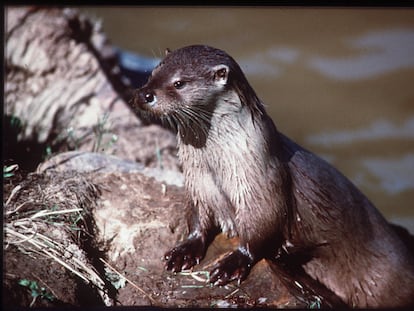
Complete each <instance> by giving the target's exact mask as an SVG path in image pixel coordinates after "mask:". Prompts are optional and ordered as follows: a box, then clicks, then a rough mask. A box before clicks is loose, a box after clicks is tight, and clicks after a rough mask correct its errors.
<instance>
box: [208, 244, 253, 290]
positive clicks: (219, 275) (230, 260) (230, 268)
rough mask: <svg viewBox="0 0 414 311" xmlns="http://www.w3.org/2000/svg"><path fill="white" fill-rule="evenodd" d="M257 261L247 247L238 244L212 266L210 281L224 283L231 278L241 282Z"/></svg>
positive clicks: (218, 283) (217, 283) (216, 283)
mask: <svg viewBox="0 0 414 311" xmlns="http://www.w3.org/2000/svg"><path fill="white" fill-rule="evenodd" d="M256 261H257V259H256V256H254V255H253V254H252V253H251V251H250V250H249V249H248V248H247V247H243V246H239V247H238V248H237V249H236V250H235V251H233V252H231V253H230V254H228V255H227V256H226V257H224V258H223V259H221V260H220V261H219V262H218V263H216V264H215V265H214V266H213V269H212V270H211V273H210V280H209V281H210V283H213V284H214V285H225V284H227V283H229V282H231V281H233V280H238V283H239V284H240V282H242V281H243V280H244V279H245V278H246V277H247V276H248V275H249V273H250V270H251V268H252V266H253V265H254V264H255V262H256Z"/></svg>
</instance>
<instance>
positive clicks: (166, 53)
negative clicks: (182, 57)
mask: <svg viewBox="0 0 414 311" xmlns="http://www.w3.org/2000/svg"><path fill="white" fill-rule="evenodd" d="M164 53H165V56H167V55H168V54H170V53H171V50H170V49H169V48H166V49H165V52H164Z"/></svg>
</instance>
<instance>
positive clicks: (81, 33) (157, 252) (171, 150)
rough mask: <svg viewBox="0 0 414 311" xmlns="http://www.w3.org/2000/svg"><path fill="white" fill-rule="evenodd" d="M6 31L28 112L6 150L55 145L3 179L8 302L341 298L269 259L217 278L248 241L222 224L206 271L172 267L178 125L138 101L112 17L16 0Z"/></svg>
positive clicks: (16, 88)
mask: <svg viewBox="0 0 414 311" xmlns="http://www.w3.org/2000/svg"><path fill="white" fill-rule="evenodd" d="M5 39H6V49H5V50H6V53H5V77H6V79H5V80H6V81H5V114H6V116H7V117H8V119H9V120H13V119H18V120H20V123H19V126H18V127H17V128H16V126H15V125H13V124H12V123H10V124H9V127H7V126H6V127H5V132H6V133H5V138H6V140H5V145H6V146H5V147H6V157H7V156H8V157H10V158H11V160H14V161H15V163H16V162H17V163H18V164H19V165H22V163H23V162H24V161H26V160H27V159H28V158H30V159H33V158H36V159H37V160H39V161H38V162H36V163H32V164H35V166H34V167H37V166H38V164H39V162H40V160H41V159H42V157H43V156H44V152H45V149H47V148H50V149H51V150H52V152H54V153H56V155H55V156H53V157H52V158H50V159H48V160H47V161H46V162H43V163H41V165H39V166H38V170H37V172H36V173H31V174H29V175H28V176H22V178H21V179H19V178H16V176H14V177H8V178H5V181H4V187H5V191H4V201H3V204H4V207H5V211H6V213H7V215H6V216H7V217H6V218H5V224H4V226H5V228H7V230H8V231H7V232H6V237H5V244H4V245H5V249H6V253H5V258H6V261H5V275H6V280H5V281H4V284H5V286H4V293H3V295H4V296H5V297H8V298H9V300H8V301H7V303H8V305H7V306H9V307H10V306H28V305H32V306H56V305H65V306H67V305H78V306H79V305H81V306H86V305H89V306H90V305H104V304H105V305H153V306H165V307H171V306H182V307H190V306H192V307H196V306H203V307H211V306H218V307H230V306H231V307H246V306H263V307H318V306H335V305H336V302H335V301H334V300H330V298H329V295H330V293H326V292H324V289H323V288H319V287H318V284H314V283H312V281H311V280H310V279H309V278H307V277H306V276H304V275H301V274H297V273H296V272H295V273H290V271H287V270H285V269H283V267H280V266H278V267H276V266H274V265H271V264H269V263H268V262H266V261H265V260H262V261H261V262H259V263H258V264H257V265H256V266H255V267H254V268H253V270H252V272H251V274H250V275H249V277H248V278H247V280H246V281H245V282H243V283H242V284H241V285H238V284H230V285H228V286H224V287H213V286H211V285H209V284H208V282H206V280H207V275H206V271H208V270H209V267H210V266H211V265H212V264H213V263H214V260H216V259H217V257H218V255H219V254H224V253H225V252H226V251H229V250H231V249H232V248H233V247H234V245H236V244H235V241H234V240H228V239H226V238H225V237H224V236H222V235H219V236H218V237H217V238H216V240H215V241H214V243H213V244H212V245H211V246H210V248H209V250H208V253H207V256H206V258H205V259H204V260H203V261H202V262H201V265H200V266H199V267H197V268H196V269H195V271H188V272H185V273H180V274H173V273H170V272H167V271H165V269H164V262H163V260H162V255H163V254H164V252H165V251H167V250H169V249H170V248H171V247H172V246H173V245H174V244H175V242H176V241H177V240H180V239H183V238H184V237H185V235H186V234H187V232H186V230H187V229H186V224H185V221H184V214H185V211H184V210H183V204H182V202H183V201H184V191H183V188H182V175H181V173H180V172H179V165H178V163H177V158H176V156H175V152H176V149H175V148H176V147H175V146H176V145H175V136H174V135H173V134H172V133H170V132H169V131H166V130H164V129H162V128H160V127H158V126H155V125H151V126H145V125H143V124H142V122H141V121H140V120H139V119H137V118H136V117H135V115H134V114H133V113H131V111H130V110H129V108H128V105H127V102H128V100H129V99H130V89H131V87H132V86H130V85H128V83H127V82H126V81H125V80H124V79H123V77H122V76H121V75H120V72H119V68H118V65H117V61H116V58H115V56H114V50H113V48H112V47H111V45H110V44H109V43H108V41H107V40H106V38H105V35H104V33H103V32H102V29H101V27H100V24H99V23H98V22H96V21H91V20H90V19H88V18H87V17H85V16H83V15H81V14H80V13H79V12H78V11H76V10H74V9H58V8H48V9H45V8H35V7H31V8H27V7H15V8H11V7H9V8H7V10H6V36H5ZM13 126H14V127H13ZM11 129H13V130H14V132H10V130H11ZM14 134H15V135H16V137H15V139H14V140H13V135H14ZM21 146H24V148H22V147H21ZM28 146H29V147H30V148H29V147H28ZM39 146H40V147H39ZM68 150H69V151H70V150H72V151H71V152H65V153H62V151H68ZM35 151H36V152H38V153H39V154H38V155H37V156H36V152H35ZM91 151H93V152H91ZM97 152H100V153H97ZM19 155H20V157H19ZM46 155H48V156H50V155H49V154H47V153H46ZM33 170H34V168H33ZM22 179H23V180H22ZM83 197H87V198H89V199H88V200H84V199H82V198H83ZM69 202H71V203H70V204H68V203H69ZM34 216H36V217H34ZM75 216H76V217H75ZM59 221H61V222H60V223H59ZM73 225H76V226H75V229H76V230H73ZM58 228H63V229H62V230H63V231H59V229H58ZM35 237H36V239H38V238H39V237H41V238H42V239H43V240H42V241H39V240H34V238H35ZM45 241H46V242H47V241H55V242H56V243H58V242H59V243H58V244H59V245H58V246H59V247H58V246H56V245H55V248H53V249H52V248H51V249H47V245H49V244H47V243H46V242H45ZM33 243H35V244H33ZM36 243H37V244H36ZM36 245H37V246H40V249H36V247H37V246H36ZM70 250H71V251H70ZM44 251H47V253H46V255H45V253H44ZM50 254H52V255H53V256H50ZM75 261H76V264H75V263H74V262H75ZM39 262H40V264H39ZM77 265H78V266H77ZM79 265H80V266H79ZM49 266H50V267H52V268H53V270H49V269H44V267H49ZM21 267H28V268H25V269H22V268H21ZM42 267H43V268H42ZM85 271H86V274H85ZM91 275H92V277H90V276H91ZM65 278H67V282H66V281H65ZM30 282H31V283H30ZM35 283H36V284H37V285H38V288H37V290H36V292H34V288H33V286H34V284H35ZM57 284H59V286H57ZM32 285H33V286H32ZM31 286H32V287H31ZM68 288H69V289H72V290H68ZM85 288H86V289H85ZM30 290H31V291H30ZM82 293H83V294H84V296H83V297H80V296H79V295H81V294H82ZM85 293H93V294H91V295H89V294H86V297H85ZM66 294H67V295H68V296H65V295H66ZM33 295H35V297H36V299H33V298H31V297H33ZM52 296H53V297H54V298H56V300H53V299H52ZM23 297H25V298H23ZM88 298H93V300H89V301H88ZM43 302H44V303H43Z"/></svg>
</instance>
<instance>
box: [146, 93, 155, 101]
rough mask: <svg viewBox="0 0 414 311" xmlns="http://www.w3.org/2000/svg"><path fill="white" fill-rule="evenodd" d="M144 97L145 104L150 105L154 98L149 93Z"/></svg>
mask: <svg viewBox="0 0 414 311" xmlns="http://www.w3.org/2000/svg"><path fill="white" fill-rule="evenodd" d="M144 97H145V102H147V103H152V102H153V101H154V100H155V96H154V95H153V94H151V93H147V94H145V95H144Z"/></svg>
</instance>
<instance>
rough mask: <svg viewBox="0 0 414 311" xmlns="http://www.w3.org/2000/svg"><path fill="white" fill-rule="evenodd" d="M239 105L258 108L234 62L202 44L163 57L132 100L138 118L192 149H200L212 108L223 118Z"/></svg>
mask: <svg viewBox="0 0 414 311" xmlns="http://www.w3.org/2000/svg"><path fill="white" fill-rule="evenodd" d="M218 105H220V107H218ZM245 105H247V106H252V107H251V108H252V112H256V113H257V112H260V111H261V109H262V106H261V103H260V101H259V100H258V99H257V97H256V95H255V93H254V91H253V89H252V88H251V87H250V85H249V83H248V82H247V80H246V78H245V76H244V74H243V72H242V71H241V69H240V67H239V65H238V64H237V63H236V62H235V60H234V59H233V58H232V57H231V56H229V55H228V54H227V53H226V52H224V51H222V50H219V49H215V48H212V47H209V46H205V45H192V46H187V47H184V48H181V49H178V50H175V51H173V52H168V53H167V55H166V57H165V58H164V60H163V61H161V63H160V64H159V65H158V66H157V67H156V68H155V69H154V70H153V72H152V74H151V76H150V78H149V79H148V82H147V83H146V84H145V85H144V86H143V87H142V88H140V89H138V90H136V92H135V95H134V98H133V101H132V108H133V109H134V110H135V112H136V113H137V114H138V115H141V116H143V117H150V118H156V119H160V120H161V121H162V122H163V124H164V125H166V126H169V127H171V128H172V129H174V130H175V131H178V133H179V134H180V137H181V140H182V142H184V143H185V144H192V145H193V146H195V147H202V146H203V145H204V144H205V141H206V139H207V137H208V132H209V130H210V127H211V123H210V121H211V118H212V115H213V113H215V111H216V110H217V109H220V111H224V113H226V111H227V110H228V112H231V111H235V110H237V109H238V110H240V107H242V106H245Z"/></svg>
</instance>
